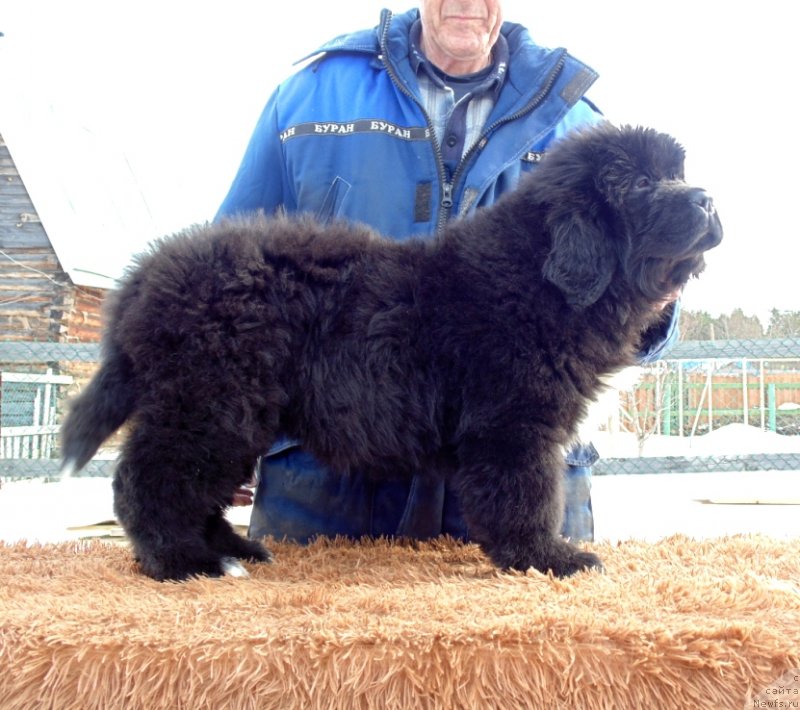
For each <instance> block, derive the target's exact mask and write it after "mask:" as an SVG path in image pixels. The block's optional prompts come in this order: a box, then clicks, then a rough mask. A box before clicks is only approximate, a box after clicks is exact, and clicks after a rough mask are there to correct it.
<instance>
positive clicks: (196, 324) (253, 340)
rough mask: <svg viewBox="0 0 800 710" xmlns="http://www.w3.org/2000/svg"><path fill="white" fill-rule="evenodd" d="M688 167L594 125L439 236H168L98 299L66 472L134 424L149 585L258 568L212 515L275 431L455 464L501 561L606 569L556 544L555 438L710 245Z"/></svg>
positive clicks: (66, 448) (676, 154) (323, 443)
mask: <svg viewBox="0 0 800 710" xmlns="http://www.w3.org/2000/svg"><path fill="white" fill-rule="evenodd" d="M683 159H684V154H683V150H682V149H681V147H680V146H679V145H678V144H677V143H676V142H675V141H674V140H673V139H672V138H670V137H668V136H666V135H663V134H660V133H656V132H654V131H652V130H649V129H640V128H627V127H626V128H622V129H619V128H615V127H613V126H611V125H604V126H602V127H599V128H594V129H590V130H587V131H584V132H581V133H578V134H575V135H574V136H572V137H570V138H567V139H565V140H564V141H562V142H561V143H560V144H559V145H558V146H557V147H556V148H554V149H553V150H552V151H551V153H550V154H548V155H547V157H546V158H545V159H544V161H543V162H542V165H541V166H540V167H539V168H538V169H537V170H536V171H535V172H534V173H533V175H531V176H530V177H529V178H526V180H525V181H524V182H522V183H521V185H520V187H519V189H517V190H516V191H514V192H513V193H511V194H508V195H506V196H505V197H503V199H501V200H500V201H499V202H498V203H497V204H496V205H494V206H492V207H489V208H486V209H483V210H480V211H479V212H478V213H477V214H476V215H475V217H474V218H472V219H470V220H466V221H455V222H453V223H451V224H449V225H448V226H447V228H446V229H445V230H444V232H443V233H442V234H441V235H439V236H438V237H437V238H436V239H435V240H411V241H403V242H394V241H389V240H387V239H384V238H381V237H380V236H379V235H378V234H375V233H374V232H372V231H370V230H369V229H367V228H364V227H358V226H352V225H347V224H333V225H327V226H324V225H320V224H317V223H314V222H313V221H310V220H308V219H302V218H298V219H290V218H285V217H278V218H275V219H254V220H250V221H230V222H224V223H220V224H213V225H210V226H204V227H196V228H193V229H190V230H188V231H186V232H184V233H181V234H177V235H175V236H172V237H169V238H165V239H163V240H160V241H158V242H157V243H156V244H155V245H154V246H153V247H152V249H151V250H150V251H149V252H148V253H146V254H144V255H141V256H139V257H138V259H137V260H136V263H135V265H134V267H133V268H132V269H131V270H130V271H129V273H128V274H127V276H126V278H125V279H124V281H123V282H122V284H121V286H120V288H119V289H118V290H117V291H116V292H115V293H114V294H113V295H112V296H111V298H110V300H109V304H108V311H107V318H108V321H107V329H106V332H105V338H104V342H103V359H102V365H101V367H100V369H99V371H98V372H97V374H96V375H95V376H94V379H93V380H92V381H91V383H90V384H89V385H88V386H87V387H86V388H85V389H84V391H83V393H82V394H81V395H80V396H79V397H78V398H77V400H76V401H75V402H74V404H73V406H72V408H71V411H70V413H69V415H68V417H67V419H66V422H65V424H64V428H63V458H64V465H63V469H64V470H65V471H73V470H76V469H79V468H81V467H82V466H83V465H85V464H86V463H87V461H88V460H89V459H90V458H91V456H92V455H93V454H94V453H95V451H96V450H97V448H98V447H99V446H100V444H101V443H102V442H103V441H104V440H105V439H106V437H108V436H109V435H110V434H112V433H113V432H114V431H115V430H116V429H117V428H118V427H120V426H121V425H123V424H125V423H126V422H127V423H128V426H129V431H128V433H127V438H126V440H125V444H124V447H123V450H122V453H121V456H120V459H119V464H118V468H117V472H116V476H115V480H114V492H115V507H116V512H117V515H118V517H119V520H120V522H121V524H122V525H123V527H124V528H125V531H126V532H127V534H128V536H129V537H130V539H131V541H132V543H133V547H134V551H135V554H136V555H137V557H138V560H139V562H140V564H141V568H142V570H143V571H144V572H145V573H146V574H148V575H150V576H152V577H154V578H156V579H184V578H186V577H189V576H191V575H202V574H205V575H220V574H222V573H223V572H224V571H225V569H226V567H225V560H226V558H240V559H252V560H267V559H269V553H268V552H267V551H266V550H265V549H264V548H263V547H262V546H261V545H260V544H259V543H257V542H255V541H251V540H245V539H243V538H241V537H240V536H238V535H237V534H236V533H235V532H234V531H233V529H232V528H231V527H230V525H229V524H228V523H227V521H226V520H225V518H224V517H223V510H224V509H225V507H226V506H228V505H229V504H230V502H231V500H232V495H233V493H234V491H235V490H236V488H237V487H238V486H240V485H242V484H243V483H245V482H246V481H247V480H248V479H249V478H250V476H251V473H252V471H253V467H254V463H255V461H256V459H257V457H258V456H259V455H260V454H262V453H264V452H265V451H266V450H267V449H268V448H269V446H270V444H271V443H272V442H273V440H274V439H275V437H276V436H277V435H278V433H279V432H280V433H283V434H286V435H289V436H291V437H294V438H297V439H301V440H302V441H303V442H305V446H306V447H307V448H308V449H309V450H310V451H312V452H313V453H314V454H316V456H317V457H319V459H321V460H322V461H324V462H325V463H327V464H329V465H330V466H331V467H332V468H333V469H335V470H339V471H342V472H345V473H346V472H347V471H348V470H350V469H361V470H364V471H367V472H369V473H371V474H372V475H374V476H402V475H407V474H410V473H412V472H420V471H422V472H426V473H429V474H430V475H431V476H447V477H448V478H449V479H450V480H451V482H452V483H453V484H454V485H455V487H456V489H457V490H458V493H459V495H460V500H461V504H462V508H463V512H464V516H465V518H466V521H467V523H468V525H469V529H470V534H471V536H472V538H473V539H474V540H476V541H477V542H479V543H480V545H481V546H482V548H483V549H484V550H485V551H486V553H488V555H489V556H490V557H491V559H492V560H493V561H494V563H495V564H497V565H498V566H499V567H501V568H513V569H517V570H525V569H528V568H529V567H535V568H536V569H538V570H541V571H546V570H552V572H553V573H554V574H555V575H558V576H562V575H569V574H572V573H574V572H577V571H578V570H582V569H586V568H590V567H600V566H601V565H600V560H599V559H598V558H597V557H596V556H595V555H593V554H591V553H589V552H586V551H582V550H581V549H579V548H577V547H575V546H574V545H572V544H570V543H569V542H568V541H566V540H564V539H562V538H560V537H559V535H558V531H559V525H560V519H561V510H562V498H561V493H560V485H561V484H560V481H561V477H562V472H563V466H564V464H563V448H564V447H565V446H568V445H569V444H570V441H571V438H572V437H573V436H574V434H575V430H576V425H577V424H578V422H579V420H580V419H581V418H582V416H583V415H584V413H585V411H586V407H587V403H588V402H589V401H590V400H592V399H593V397H594V396H595V395H596V394H597V393H598V391H599V389H600V388H601V382H600V378H601V376H603V375H606V374H608V373H611V372H614V371H615V370H617V369H619V368H622V367H624V366H626V365H629V364H631V363H632V362H633V361H634V353H635V352H636V350H637V347H638V345H639V343H640V341H641V337H642V333H643V331H645V330H646V329H647V328H648V327H650V326H652V325H654V323H655V322H656V321H657V320H658V319H659V318H661V317H663V316H661V315H660V313H659V311H658V309H657V307H656V306H657V304H659V303H660V302H662V301H663V300H664V299H665V298H666V297H667V296H668V294H670V293H673V292H674V291H675V290H676V288H677V287H680V286H681V285H682V284H684V283H685V282H686V281H687V280H688V279H689V278H690V277H691V276H694V275H697V274H699V273H700V271H701V270H702V269H703V267H704V260H703V253H704V252H705V250H707V249H710V248H711V247H713V246H715V245H716V244H718V243H719V241H720V239H721V238H722V231H721V227H720V223H719V220H718V218H717V214H716V212H715V210H714V207H713V204H712V201H711V199H710V198H709V196H708V195H707V194H706V193H705V192H704V191H703V190H701V189H699V188H696V187H691V186H689V185H687V184H686V183H685V182H684V180H683Z"/></svg>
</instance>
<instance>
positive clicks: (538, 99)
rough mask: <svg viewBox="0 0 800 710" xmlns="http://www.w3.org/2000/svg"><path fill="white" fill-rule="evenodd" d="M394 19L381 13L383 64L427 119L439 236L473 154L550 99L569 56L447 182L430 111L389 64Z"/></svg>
mask: <svg viewBox="0 0 800 710" xmlns="http://www.w3.org/2000/svg"><path fill="white" fill-rule="evenodd" d="M392 17H393V13H392V11H391V10H382V11H381V39H380V50H381V60H382V61H383V65H384V66H385V67H386V71H387V72H388V74H389V78H391V80H392V83H394V85H395V86H396V87H397V88H398V89H399V90H400V91H401V92H402V93H403V94H405V95H406V96H407V97H408V98H410V99H411V100H412V101H413V102H414V103H415V104H417V106H419V108H420V110H421V111H422V115H423V116H424V117H425V121H426V123H427V125H428V131H429V133H430V136H431V143H432V144H433V151H434V154H435V157H436V167H437V171H438V173H439V184H440V185H441V190H440V193H439V194H440V199H439V214H438V216H437V218H436V234H440V233H441V232H442V230H443V229H444V225H445V224H446V223H447V221H448V220H449V219H450V210H452V208H453V193H454V191H455V187H456V185H457V184H458V180H459V178H460V177H461V174H462V173H463V172H464V166H465V165H466V164H467V163H468V162H469V160H470V159H471V158H472V155H473V153H474V152H475V151H476V150H478V149H482V148H483V147H484V146H485V145H486V142H487V141H488V140H489V134H490V133H492V131H494V130H495V129H496V128H498V127H499V126H502V125H505V124H506V123H510V122H511V121H516V120H517V119H519V118H522V117H523V116H526V115H527V114H529V113H530V112H531V111H533V110H535V109H536V108H538V107H539V106H540V105H541V104H542V102H543V101H544V100H545V99H546V98H547V96H548V94H549V93H550V92H551V91H552V89H553V86H554V85H555V83H556V80H557V79H558V77H559V75H560V74H561V72H562V70H563V69H564V65H565V64H566V61H567V60H566V56H567V50H566V49H562V50H561V54H560V56H559V58H558V61H557V62H556V65H555V66H554V67H553V69H552V70H551V71H550V74H548V75H547V79H546V80H545V83H544V86H543V87H542V88H541V89H540V90H539V93H537V94H536V96H534V97H533V99H531V101H530V102H529V103H528V104H527V105H525V106H524V107H523V108H521V109H520V110H519V111H517V112H516V113H513V114H511V115H510V116H506V117H505V118H501V119H498V120H497V121H495V122H494V123H493V124H491V125H490V126H489V127H488V128H487V129H486V130H484V131H483V133H482V134H481V136H480V138H479V139H478V140H477V141H475V142H474V143H473V144H472V145H471V146H470V147H469V149H468V150H467V152H466V153H465V154H464V155H463V157H462V158H461V160H460V161H459V163H458V166H457V167H456V170H455V172H454V173H453V177H452V179H451V180H450V182H448V181H447V179H446V178H447V175H446V174H445V169H444V158H443V156H442V149H441V146H440V145H439V141H438V139H437V138H436V131H435V130H434V127H433V121H431V118H430V116H428V112H427V111H426V110H425V107H424V106H423V105H422V102H421V101H419V99H417V97H416V96H414V94H413V93H412V92H411V91H409V90H408V89H407V88H406V87H405V86H404V85H403V83H402V82H401V81H400V78H399V77H398V76H397V72H396V71H395V69H394V67H393V66H392V63H391V62H390V61H389V52H388V50H387V45H386V41H387V37H388V35H389V25H390V24H391V21H392Z"/></svg>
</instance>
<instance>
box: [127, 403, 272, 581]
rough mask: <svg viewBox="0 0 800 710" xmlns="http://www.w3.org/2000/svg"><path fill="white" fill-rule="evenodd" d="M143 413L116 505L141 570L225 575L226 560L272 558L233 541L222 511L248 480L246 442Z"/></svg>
mask: <svg viewBox="0 0 800 710" xmlns="http://www.w3.org/2000/svg"><path fill="white" fill-rule="evenodd" d="M184 424H185V423H181V422H173V426H169V427H168V426H165V425H163V424H161V423H160V422H158V423H149V422H147V421H146V420H145V418H144V417H142V418H140V419H139V420H138V421H137V422H136V426H135V428H134V429H133V431H132V432H131V434H130V436H129V438H128V440H127V441H126V442H125V445H124V447H123V451H122V454H121V456H120V460H119V464H118V467H117V472H116V475H115V478H114V505H115V511H116V514H117V517H118V519H119V521H120V523H121V524H122V526H123V528H124V529H125V532H126V533H127V535H128V537H129V539H130V541H131V543H132V545H133V548H134V552H135V554H136V556H137V559H138V560H139V564H140V566H141V568H142V571H143V572H144V573H145V574H147V575H149V576H150V577H153V578H155V579H159V580H164V579H186V578H187V577H190V576H195V575H210V576H220V575H222V574H224V572H225V567H224V565H223V558H225V557H241V558H246V559H259V560H266V559H268V553H267V552H266V550H264V549H263V548H262V547H261V546H260V545H259V544H258V543H257V542H253V541H245V540H242V541H241V543H234V541H233V539H234V537H238V536H236V533H235V532H234V531H233V529H232V528H231V527H230V525H229V524H228V523H227V522H223V519H222V509H223V508H224V507H225V506H226V505H227V504H228V503H229V502H230V499H231V496H232V494H233V491H234V490H235V488H236V487H237V486H238V485H241V484H242V483H244V482H245V481H246V480H247V478H248V475H249V474H248V472H249V471H252V466H253V461H254V459H255V457H253V461H248V452H247V450H246V446H244V445H242V444H241V442H237V441H236V440H235V437H233V436H231V435H230V434H228V435H227V436H226V437H225V438H224V439H223V438H221V435H220V434H219V433H218V432H216V431H215V430H214V427H213V426H212V423H209V426H208V427H203V426H199V425H198V422H197V420H194V425H195V426H194V427H193V428H188V427H186V426H184Z"/></svg>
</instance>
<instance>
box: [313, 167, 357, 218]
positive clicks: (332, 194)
mask: <svg viewBox="0 0 800 710" xmlns="http://www.w3.org/2000/svg"><path fill="white" fill-rule="evenodd" d="M351 187H352V185H351V184H350V183H349V182H347V180H345V179H344V178H343V177H340V176H338V175H337V176H336V177H335V178H334V179H333V182H332V183H331V185H330V187H329V188H328V192H327V193H326V194H325V199H324V200H322V204H321V205H320V206H319V209H318V210H317V212H316V214H315V217H316V218H317V219H318V220H319V221H320V222H323V223H324V222H330V220H331V219H333V218H334V217H337V216H338V215H339V213H340V212H341V210H342V203H343V202H344V198H345V197H347V193H349V192H350V188H351Z"/></svg>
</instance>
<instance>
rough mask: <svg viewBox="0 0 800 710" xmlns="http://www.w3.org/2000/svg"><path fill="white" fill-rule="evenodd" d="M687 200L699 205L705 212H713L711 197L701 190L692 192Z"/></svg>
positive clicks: (697, 189)
mask: <svg viewBox="0 0 800 710" xmlns="http://www.w3.org/2000/svg"><path fill="white" fill-rule="evenodd" d="M689 199H690V200H691V202H692V203H693V204H696V205H699V206H700V207H702V208H703V209H704V210H705V211H706V212H713V211H714V200H712V199H711V195H709V194H708V193H707V192H706V191H705V190H704V189H703V188H701V187H697V188H695V189H694V190H692V193H691V195H690V196H689Z"/></svg>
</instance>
